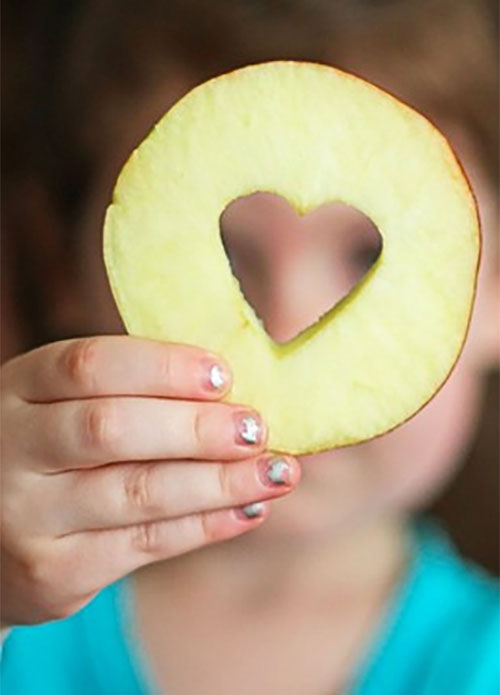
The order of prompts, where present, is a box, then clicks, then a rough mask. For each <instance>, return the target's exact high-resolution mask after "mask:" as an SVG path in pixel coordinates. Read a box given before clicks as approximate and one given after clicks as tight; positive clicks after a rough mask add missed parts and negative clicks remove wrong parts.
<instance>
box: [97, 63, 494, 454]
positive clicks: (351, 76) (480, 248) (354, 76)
mask: <svg viewBox="0 0 500 695" xmlns="http://www.w3.org/2000/svg"><path fill="white" fill-rule="evenodd" d="M266 62H268V61H257V62H255V63H249V64H248V65H245V66H242V67H238V68H235V69H234V70H231V71H229V72H227V73H224V74H223V75H216V76H214V77H212V78H210V79H208V80H205V81H204V82H203V84H205V85H206V84H208V83H210V82H214V81H216V80H221V79H224V78H226V77H229V76H231V75H234V74H235V73H238V72H240V71H242V70H245V69H246V68H248V67H250V66H251V65H260V64H264V63H266ZM277 62H278V61H277ZM279 62H282V63H290V64H296V65H303V64H309V65H311V66H315V67H316V68H320V69H321V68H324V69H328V70H331V69H332V67H333V68H334V69H335V70H336V71H338V72H340V73H342V74H343V75H344V76H345V77H347V78H348V79H353V80H359V81H361V82H364V83H365V84H366V85H368V86H369V87H370V88H371V89H373V90H375V91H378V92H381V93H382V94H384V96H386V97H389V98H390V99H391V100H393V101H395V102H396V103H397V104H398V106H400V107H401V106H402V107H404V108H407V109H409V110H410V111H412V112H417V113H418V114H419V115H420V116H421V117H422V118H423V119H424V120H426V121H427V122H428V123H429V125H430V126H431V127H432V128H433V130H434V131H435V132H436V133H437V135H438V137H439V138H440V139H441V140H442V142H443V143H444V145H445V147H446V148H447V149H448V150H449V152H450V154H451V156H452V158H453V159H454V160H455V162H456V163H457V164H458V169H459V172H460V178H461V183H462V185H464V187H465V188H466V189H467V190H468V192H469V193H470V197H471V200H472V202H473V208H474V217H475V221H476V233H477V242H478V253H477V261H476V267H475V271H474V285H473V288H472V293H471V302H470V308H469V314H468V317H467V324H466V327H465V330H464V335H463V340H462V343H461V346H460V348H459V350H458V352H457V355H456V357H455V359H454V361H453V363H452V364H451V366H450V368H449V370H448V372H447V374H446V376H445V377H444V379H443V380H442V382H441V384H440V385H439V386H438V388H437V389H436V390H435V391H434V393H432V394H431V395H430V396H429V398H428V399H427V400H426V401H425V402H424V403H422V405H421V406H420V407H419V408H418V409H417V410H416V411H415V412H413V413H412V414H411V415H409V416H408V417H407V418H405V419H404V420H401V422H399V423H397V424H396V425H393V426H392V427H389V428H388V429H387V430H384V431H383V432H379V433H377V434H375V435H373V436H371V437H367V438H365V439H360V440H358V441H355V442H349V443H347V444H342V445H340V446H337V447H326V448H321V449H311V450H308V451H302V452H301V453H300V455H301V456H306V455H308V454H314V453H320V452H322V451H333V450H334V449H341V448H346V447H351V446H355V445H356V444H361V443H363V442H367V441H371V440H373V439H378V438H379V437H382V436H384V435H386V434H389V433H390V432H392V431H393V430H396V429H397V428H398V427H401V426H402V425H404V424H405V423H407V422H409V421H410V420H411V419H412V418H414V417H415V416H416V415H418V413H420V412H421V411H422V410H423V409H424V408H425V407H426V406H427V405H428V404H429V403H430V402H431V401H432V400H433V399H434V398H435V397H436V395H437V394H438V393H439V392H440V391H441V389H442V388H443V387H444V385H445V384H446V383H447V381H448V379H449V378H450V376H451V374H452V373H453V371H454V369H455V367H456V365H457V363H458V360H459V359H460V356H461V354H462V352H463V349H464V346H465V343H466V341H467V337H468V334H469V330H470V326H471V321H472V314H473V308H474V303H475V298H476V294H477V287H478V277H479V268H480V265H481V260H482V255H483V231H482V227H481V219H480V216H479V208H478V201H477V196H476V194H475V192H474V189H473V188H472V185H471V182H470V180H469V178H468V176H467V173H466V171H465V169H464V166H463V164H462V162H461V161H460V158H459V157H458V155H457V153H456V151H455V149H454V147H453V146H452V145H451V143H450V142H449V140H448V139H447V138H446V137H445V135H444V134H443V133H442V132H441V130H440V129H439V128H438V127H437V125H436V123H434V121H433V120H432V119H431V118H430V117H429V116H427V115H426V114H424V113H422V112H421V111H420V110H419V109H418V108H416V107H415V106H412V105H410V104H408V103H407V102H406V101H405V100H404V99H401V98H399V97H396V95H394V94H392V93H391V92H390V91H388V90H387V89H385V88H382V87H380V86H378V85H376V84H374V83H372V82H369V81H368V80H366V79H365V78H364V77H362V76H361V75H359V74H356V73H355V72H352V71H351V72H347V71H345V70H342V69H341V68H338V67H336V66H332V65H329V64H326V63H320V62H313V61H298V60H281V61H279ZM198 86H200V85H195V86H194V87H193V88H192V90H194V89H196V88H197V87H198ZM192 90H188V92H187V93H186V94H185V95H183V97H184V96H186V95H187V94H188V93H189V92H190V91H192ZM146 137H147V136H146ZM134 154H135V150H134V151H133V152H131V154H130V155H129V157H128V158H127V160H126V161H125V163H124V164H123V165H122V168H124V167H125V165H126V163H127V162H128V161H129V159H131V158H132V157H133V156H134ZM453 176H454V178H457V176H456V174H455V173H454V174H453ZM114 193H115V191H113V195H112V202H115V201H114ZM108 282H109V278H108ZM120 318H121V317H120ZM122 322H123V319H122ZM223 400H224V399H223Z"/></svg>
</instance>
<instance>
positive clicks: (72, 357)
mask: <svg viewBox="0 0 500 695" xmlns="http://www.w3.org/2000/svg"><path fill="white" fill-rule="evenodd" d="M98 342H99V339H98V338H80V339H78V340H75V341H73V342H71V343H70V344H69V345H68V347H67V348H66V349H65V350H64V351H63V354H62V358H61V361H62V370H63V373H64V375H65V376H66V378H67V379H68V380H69V382H70V383H71V384H72V385H73V386H75V387H76V388H77V389H79V390H83V391H85V392H87V391H91V390H92V389H93V387H94V385H95V382H96V373H97V346H98Z"/></svg>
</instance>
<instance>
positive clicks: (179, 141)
mask: <svg viewBox="0 0 500 695" xmlns="http://www.w3.org/2000/svg"><path fill="white" fill-rule="evenodd" d="M257 191H264V192H269V193H274V194H276V195H280V196H282V197H284V198H285V199H286V200H288V201H289V203H290V204H291V205H292V207H293V208H294V209H295V210H296V211H297V212H298V213H299V214H301V215H304V214H306V213H307V212H309V211H310V210H313V209H315V208H317V207H319V206H322V205H325V204H326V203H335V202H337V203H339V202H340V203H344V204H347V205H350V206H353V207H355V208H357V209H359V210H360V211H362V212H363V213H364V214H365V215H367V216H368V217H369V218H370V219H372V220H373V222H374V223H375V224H376V226H377V228H378V229H379V231H380V233H381V235H382V239H383V249H382V252H381V254H380V256H379V258H378V259H377V261H376V263H375V264H374V266H373V267H372V268H371V269H370V271H369V272H368V273H367V275H366V276H365V277H364V278H363V280H362V282H361V283H360V284H359V285H358V286H357V287H356V288H355V289H354V290H353V291H352V292H351V293H350V294H349V295H348V296H347V297H346V298H345V299H344V300H343V301H342V302H340V303H339V304H337V305H336V306H335V307H334V308H333V309H332V310H331V311H329V312H328V313H327V314H325V315H324V316H323V317H322V318H321V319H320V320H319V321H318V322H317V323H315V324H313V325H312V326H310V327H309V328H307V329H306V330H304V331H303V332H301V333H300V334H299V335H298V336H297V337H296V338H294V339H293V340H291V341H289V342H288V343H286V344H284V345H282V344H278V343H276V342H274V341H273V340H272V339H271V338H270V336H269V335H268V334H267V333H266V332H265V330H264V328H263V326H262V323H261V321H260V320H259V318H258V317H257V315H256V314H255V312H254V310H253V309H252V307H251V306H250V305H249V304H248V303H247V302H246V300H245V298H244V296H243V294H242V292H241V288H240V286H239V284H238V282H237V280H236V279H235V277H234V276H233V275H232V273H231V268H230V265H229V262H228V259H227V257H226V255H225V252H224V248H223V244H222V240H221V237H220V230H219V218H220V215H221V214H222V212H223V211H224V210H225V209H226V207H227V205H228V204H229V203H230V202H231V201H233V200H235V199H236V198H239V197H242V196H248V195H250V194H252V193H254V192H257ZM479 255H480V232H479V224H478V215H477V209H476V205H475V201H474V197H473V195H472V193H471V190H470V187H469V185H468V182H467V180H466V178H465V176H464V175H463V172H462V170H461V167H460V165H459V163H458V162H457V159H456V157H455V156H454V154H453V151H452V150H451V148H450V146H449V144H448V142H447V141H446V139H445V138H444V137H443V135H442V134H441V133H440V132H439V131H438V130H437V129H436V128H435V127H434V126H433V125H432V124H431V123H430V122H429V121H428V120H427V119H426V118H424V117H423V116H421V115H420V114H418V113H417V112H416V111H414V110H413V109H411V108H410V107H409V106H407V105H406V104H403V103H401V102H400V101H398V100H397V99H395V98H394V97H393V96H391V95H389V94H387V93H386V92H384V91H382V90H381V89H379V88H377V87H375V86H373V85H371V84H369V83H367V82H365V81H363V80H361V79H360V78H358V77H355V76H353V75H350V74H348V73H344V72H341V71H339V70H337V69H335V68H332V67H329V66H325V65H319V64H315V63H302V62H294V61H275V62H270V63H262V64H258V65H252V66H248V67H245V68H241V69H239V70H236V71H234V72H232V73H229V74H226V75H222V76H220V77H217V78H214V79H212V80H210V81H208V82H206V83H204V84H202V85H199V86H198V87H196V88H195V89H193V90H192V91H190V92H189V93H188V94H186V95H185V96H184V97H183V98H182V99H181V100H180V101H179V102H177V103H176V104H175V105H174V106H173V107H172V108H171V109H170V110H169V111H168V112H167V114H166V115H165V116H164V117H163V118H162V119H161V120H160V122H159V123H158V124H157V126H156V127H155V128H154V130H153V131H152V132H151V133H150V135H149V136H148V137H147V138H146V140H145V141H144V142H143V143H142V144H141V145H140V146H139V148H138V149H137V150H135V151H134V152H133V154H132V155H131V157H130V159H129V160H128V162H127V163H126V165H125V167H124V168H123V170H122V172H121V174H120V176H119V179H118V182H117V185H116V188H115V191H114V196H113V202H112V204H111V205H110V206H109V208H108V210H107V214H106V220H105V229H104V257H105V262H106V267H107V271H108V276H109V280H110V284H111V288H112V291H113V294H114V297H115V299H116V302H117V305H118V308H119V310H120V312H121V316H122V318H123V321H124V323H125V326H126V328H127V330H128V331H129V332H130V333H131V334H134V335H138V336H143V337H149V338H155V339H163V340H166V341H173V342H184V343H191V344H194V345H198V346H201V347H204V348H206V349H208V350H212V351H214V352H216V353H219V354H221V355H223V356H224V357H225V358H226V359H227V360H228V362H229V364H230V365H231V367H232V370H233V375H234V387H233V389H232V392H231V393H230V394H229V396H227V399H226V400H227V401H229V402H235V403H241V404H245V405H249V406H252V407H254V408H256V409H257V410H258V411H259V412H261V414H262V416H263V417H264V418H265V420H266V421H267V423H268V426H269V433H270V439H269V446H270V448H272V449H274V450H276V451H288V452H290V453H294V454H301V453H307V452H313V451H321V450H325V449H331V448H334V447H338V446H343V445H347V444H353V443H356V442H360V441H363V440H366V439H370V438H372V437H375V436H377V435H380V434H383V433H384V432H387V431H389V430H391V429H393V428H394V427H396V426H397V425H398V424H401V423H402V422H404V421H405V420H407V419H408V418H410V417H411V416H412V415H414V414H415V413H416V412H417V411H418V410H419V409H420V408H422V407H423V405H425V403H426V402H427V401H429V400H430V399H431V398H432V396H433V395H434V394H435V393H436V392H437V390H438V389H439V388H440V387H441V386H442V384H443V383H444V381H445V380H446V378H447V377H448V375H449V374H450V372H451V370H452V368H453V365H454V364H455V362H456V360H457V359H458V356H459V354H460V351H461V349H462V346H463V343H464V340H465V336H466V333H467V329H468V325H469V321H470V315H471V311H472V305H473V301H474V296H475V287H476V277H477V271H478V263H479Z"/></svg>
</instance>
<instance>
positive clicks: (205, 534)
mask: <svg viewBox="0 0 500 695" xmlns="http://www.w3.org/2000/svg"><path fill="white" fill-rule="evenodd" d="M197 519H198V521H199V524H200V527H201V537H202V540H203V542H204V543H213V542H214V541H216V540H217V533H216V531H215V528H214V525H213V524H212V515H211V514H210V512H202V513H201V514H198V515H197Z"/></svg>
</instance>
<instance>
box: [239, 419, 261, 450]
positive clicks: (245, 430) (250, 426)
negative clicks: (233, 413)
mask: <svg viewBox="0 0 500 695" xmlns="http://www.w3.org/2000/svg"><path fill="white" fill-rule="evenodd" d="M240 433H241V436H242V438H243V439H244V440H245V442H247V443H248V444H257V442H258V441H259V439H260V424H259V423H258V422H257V420H256V419H255V418H254V417H244V418H243V419H242V421H241V430H240Z"/></svg>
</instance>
